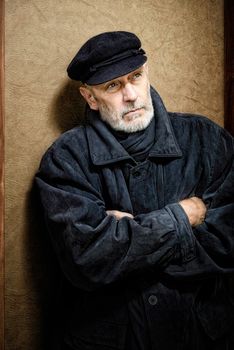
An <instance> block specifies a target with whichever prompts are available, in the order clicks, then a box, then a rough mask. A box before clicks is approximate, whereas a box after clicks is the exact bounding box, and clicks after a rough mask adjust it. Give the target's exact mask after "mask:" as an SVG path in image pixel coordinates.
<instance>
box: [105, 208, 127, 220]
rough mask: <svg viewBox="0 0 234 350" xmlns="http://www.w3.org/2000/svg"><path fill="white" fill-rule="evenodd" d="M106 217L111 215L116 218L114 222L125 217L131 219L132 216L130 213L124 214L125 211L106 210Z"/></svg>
mask: <svg viewBox="0 0 234 350" xmlns="http://www.w3.org/2000/svg"><path fill="white" fill-rule="evenodd" d="M106 213H107V215H112V216H114V217H115V218H116V220H120V219H122V218H124V217H125V216H127V217H129V218H131V219H133V215H132V214H130V213H126V212H125V211H119V210H107V211H106Z"/></svg>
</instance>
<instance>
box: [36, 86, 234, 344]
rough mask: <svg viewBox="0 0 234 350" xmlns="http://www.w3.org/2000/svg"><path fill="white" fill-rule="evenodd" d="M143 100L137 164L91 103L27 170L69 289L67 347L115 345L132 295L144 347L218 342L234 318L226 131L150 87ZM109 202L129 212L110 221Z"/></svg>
mask: <svg viewBox="0 0 234 350" xmlns="http://www.w3.org/2000/svg"><path fill="white" fill-rule="evenodd" d="M152 98H153V104H154V110H155V118H156V129H155V133H156V143H155V144H154V146H153V147H152V149H151V151H150V154H149V157H148V159H147V160H146V161H145V162H143V163H140V164H137V163H136V162H135V161H134V159H133V158H132V157H131V156H130V155H129V154H128V153H127V152H126V151H125V149H124V148H123V147H122V146H121V145H120V143H119V142H118V141H117V140H116V139H115V137H114V136H113V134H112V133H111V132H110V130H109V129H108V128H107V127H106V125H105V123H103V122H102V121H101V120H100V119H99V117H98V114H97V113H96V112H92V111H91V110H88V112H87V114H88V116H87V118H88V123H87V125H85V126H80V127H76V128H74V129H72V130H70V131H68V132H66V133H64V134H63V135H62V136H61V137H60V138H59V139H58V140H57V141H56V142H55V143H54V144H53V145H52V146H51V147H50V148H49V150H48V151H47V153H46V154H45V156H44V157H43V159H42V162H41V166H40V170H39V172H38V174H37V177H36V181H37V185H38V187H39V191H40V196H41V201H42V205H43V207H44V212H45V220H46V224H47V228H48V232H49V234H50V237H51V240H52V243H53V246H54V249H55V251H56V253H57V256H58V260H59V262H60V265H61V268H62V271H63V272H64V275H65V276H66V279H67V281H68V285H69V287H68V288H69V297H66V300H65V301H64V304H65V306H64V310H63V312H62V317H63V319H64V324H66V327H65V326H64V329H63V332H64V334H63V336H64V338H66V339H67V342H70V343H72V344H73V346H74V347H75V348H76V349H82V350H85V349H95V350H96V349H99V348H100V349H101V350H104V349H124V344H125V338H126V331H127V327H128V322H129V317H128V304H129V302H131V301H132V300H135V299H137V298H139V296H140V297H141V300H142V301H143V307H144V312H145V315H146V316H145V317H146V320H147V329H148V336H149V340H150V343H151V345H152V350H154V349H155V350H158V349H159V350H166V349H172V348H173V349H188V348H190V349H199V350H201V349H203V348H204V349H208V345H207V344H208V343H207V341H208V340H209V341H210V342H211V343H212V344H213V345H212V346H213V348H215V347H214V344H219V342H221V341H222V344H226V340H223V339H227V336H228V333H229V331H230V329H231V328H233V326H234V320H233V314H234V306H233V305H234V303H233V300H232V296H231V293H230V290H229V285H228V278H229V276H230V275H231V274H233V272H234V204H233V199H234V181H233V180H234V175H233V139H232V138H231V136H230V135H229V134H228V133H227V132H226V131H225V130H223V129H222V128H221V127H219V126H217V125H215V124H214V123H213V122H211V121H210V120H208V119H206V118H204V117H200V116H195V115H185V114H179V113H168V112H167V111H166V109H165V107H164V105H163V103H162V101H161V99H160V97H159V96H158V94H157V93H156V92H155V91H154V90H153V89H152ZM191 196H198V197H201V198H203V200H204V201H205V203H206V205H207V206H208V212H207V217H206V220H205V222H204V223H203V224H202V225H200V226H197V227H196V228H191V226H190V224H189V221H188V218H187V216H186V214H185V212H184V211H183V209H182V207H181V206H180V205H179V204H178V202H179V201H180V200H182V199H184V198H188V197H191ZM111 209H116V210H120V211H125V212H129V213H132V214H133V215H134V219H130V218H127V217H125V218H123V219H121V220H119V221H117V220H116V219H115V218H114V217H113V216H108V215H107V214H106V210H111ZM144 334H145V332H144ZM144 336H145V335H144ZM225 337H226V338H225ZM213 341H214V343H213ZM220 344H221V343H220ZM222 346H223V349H226V348H225V347H224V346H225V345H218V347H217V349H222ZM215 349H216V348H215Z"/></svg>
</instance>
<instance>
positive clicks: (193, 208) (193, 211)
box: [107, 197, 207, 227]
mask: <svg viewBox="0 0 234 350" xmlns="http://www.w3.org/2000/svg"><path fill="white" fill-rule="evenodd" d="M179 204H180V205H181V207H182V208H183V209H184V211H185V214H186V215H187V217H188V220H189V222H190V225H191V226H192V227H195V226H198V225H200V224H201V223H202V222H203V221H204V219H205V216H206V211H207V209H206V206H205V204H204V202H203V201H202V200H201V199H200V198H198V197H191V198H186V199H184V200H182V201H180V202H179ZM107 214H108V215H112V216H114V217H115V218H116V219H117V220H120V219H122V218H123V217H129V218H132V219H133V215H132V214H130V213H126V212H122V211H119V210H107Z"/></svg>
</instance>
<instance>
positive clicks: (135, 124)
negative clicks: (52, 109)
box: [80, 65, 154, 133]
mask: <svg viewBox="0 0 234 350" xmlns="http://www.w3.org/2000/svg"><path fill="white" fill-rule="evenodd" d="M80 92H81V94H82V95H83V96H84V98H85V99H86V101H87V102H88V103H89V106H90V108H91V109H94V110H98V111H99V113H100V116H101V119H102V120H103V121H105V122H106V123H108V124H109V125H110V126H111V127H112V128H113V129H115V130H120V131H125V132H129V133H130V132H135V131H139V130H143V129H145V128H146V127H147V126H148V125H149V123H150V121H151V120H152V118H153V114H154V112H153V105H152V101H151V96H150V84H149V79H148V69H147V66H146V65H144V66H142V67H140V68H138V69H136V70H135V71H133V72H131V73H129V74H126V75H124V76H121V77H118V78H116V79H114V80H111V81H108V82H106V83H103V84H99V85H94V86H88V87H81V88H80Z"/></svg>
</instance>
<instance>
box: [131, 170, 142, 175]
mask: <svg viewBox="0 0 234 350" xmlns="http://www.w3.org/2000/svg"><path fill="white" fill-rule="evenodd" d="M133 176H134V177H140V176H141V172H140V171H138V170H137V171H135V173H133Z"/></svg>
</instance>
